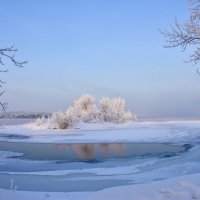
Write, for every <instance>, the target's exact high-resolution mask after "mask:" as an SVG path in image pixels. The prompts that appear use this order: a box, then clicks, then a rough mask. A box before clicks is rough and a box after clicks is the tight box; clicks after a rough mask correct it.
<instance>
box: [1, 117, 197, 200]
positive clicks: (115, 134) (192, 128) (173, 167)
mask: <svg viewBox="0 0 200 200" xmlns="http://www.w3.org/2000/svg"><path fill="white" fill-rule="evenodd" d="M0 133H1V134H4V135H9V134H14V135H15V134H16V135H25V136H29V138H27V139H23V140H21V139H18V138H12V139H11V138H8V137H1V135H0V141H10V142H12V141H13V142H14V141H20V142H27V143H30V142H36V143H96V142H116V143H117V142H169V143H174V144H186V143H190V144H194V145H196V142H197V141H198V140H199V138H200V121H198V120H197V121H168V122H133V123H127V124H121V125H120V124H117V125H116V124H111V123H101V124H92V123H90V124H86V123H81V124H79V125H77V127H75V128H74V129H71V130H52V129H46V128H45V127H36V126H34V124H33V123H32V124H25V125H13V126H12V125H9V126H4V127H1V128H0ZM199 148H200V147H199V146H198V145H197V146H196V147H194V149H192V150H191V151H189V152H188V153H186V154H185V155H184V156H180V157H179V156H178V157H176V158H169V159H167V160H166V161H165V160H164V161H162V162H160V161H157V160H153V159H152V160H150V161H149V160H147V161H146V162H145V165H147V166H148V165H149V166H150V167H151V164H152V163H154V162H156V163H158V164H157V166H159V167H158V168H157V169H154V168H152V169H151V170H150V171H147V172H144V173H143V174H142V176H140V174H137V172H138V171H137V170H138V168H141V165H142V164H141V163H140V164H138V165H139V167H138V166H123V167H121V166H120V167H117V166H116V167H115V168H107V169H104V168H94V169H76V170H73V169H72V170H71V171H70V170H59V171H43V172H40V171H37V172H24V173H23V174H33V175H38V176H42V175H46V176H47V175H51V176H52V175H53V176H58V175H63V174H64V175H67V174H71V173H75V174H79V173H80V174H81V173H93V174H96V175H100V176H101V175H103V176H108V175H116V176H121V177H122V179H123V176H122V172H126V173H127V174H128V173H130V172H131V173H133V172H134V173H135V174H134V178H135V180H136V182H137V181H138V182H139V180H140V179H141V177H142V178H143V179H144V182H142V183H140V184H134V185H128V186H120V187H119V186H117V187H113V188H107V189H103V190H101V191H97V192H69V193H61V192H57V193H56V192H32V191H17V190H5V189H0V200H11V199H14V200H27V199H29V200H42V199H49V200H61V199H66V200H102V199H108V200H111V199H113V200H133V199H134V200H169V199H170V200H180V199H181V200H190V199H191V200H194V199H195V200H198V199H199V200H200V172H199V169H200V164H199V160H198V159H199V153H198V152H199ZM7 154H8V155H12V152H8V153H7ZM15 154H16V153H15ZM5 155H6V153H5V152H2V153H1V154H0V157H1V159H2V160H3V161H4V160H5V159H6V156H5ZM0 164H1V163H0ZM172 171H173V173H172ZM12 173H13V172H11V174H12ZM14 174H20V173H19V172H14ZM163 174H165V177H162V179H164V180H159V181H153V182H152V177H157V176H158V177H159V175H163ZM185 174H187V175H185ZM123 175H124V174H123ZM105 178H106V177H105ZM77 180H81V179H79V178H77ZM88 180H89V179H88ZM130 180H131V175H130Z"/></svg>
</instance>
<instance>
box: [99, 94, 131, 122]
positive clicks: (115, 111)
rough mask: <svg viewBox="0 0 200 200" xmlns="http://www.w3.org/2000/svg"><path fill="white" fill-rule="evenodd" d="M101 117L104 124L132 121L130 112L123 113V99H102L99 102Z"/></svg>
mask: <svg viewBox="0 0 200 200" xmlns="http://www.w3.org/2000/svg"><path fill="white" fill-rule="evenodd" d="M100 104H101V115H102V118H103V120H104V121H105V122H114V123H123V122H127V121H131V120H133V119H134V116H133V114H132V113H131V112H130V111H125V99H123V98H121V97H118V98H113V99H109V98H108V97H104V98H102V99H101V101H100Z"/></svg>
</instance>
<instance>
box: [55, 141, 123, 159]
mask: <svg viewBox="0 0 200 200" xmlns="http://www.w3.org/2000/svg"><path fill="white" fill-rule="evenodd" d="M56 148H58V149H59V150H61V151H63V150H66V151H67V152H68V153H70V154H71V155H74V156H75V157H77V158H79V159H82V160H92V159H98V158H100V157H101V158H107V157H110V156H111V155H113V156H114V157H118V156H122V155H124V153H125V145H124V144H56ZM67 152H66V156H67Z"/></svg>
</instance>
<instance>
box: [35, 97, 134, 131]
mask: <svg viewBox="0 0 200 200" xmlns="http://www.w3.org/2000/svg"><path fill="white" fill-rule="evenodd" d="M100 105H101V108H100V110H99V109H98V108H97V106H96V104H95V99H94V97H93V96H91V95H89V94H85V95H82V96H81V97H80V98H79V99H78V100H76V101H74V104H73V105H72V106H71V107H69V108H68V109H67V110H66V112H55V113H53V114H52V115H51V116H50V117H49V118H48V119H46V118H40V119H37V120H36V125H37V126H41V125H42V124H46V127H48V128H54V129H68V128H71V127H73V126H74V125H75V124H76V123H77V122H85V123H96V122H102V121H103V122H111V123H124V122H127V121H131V120H134V116H133V114H132V113H131V112H130V111H125V100H124V99H123V98H121V97H118V98H113V99H109V98H108V97H104V98H102V99H101V100H100Z"/></svg>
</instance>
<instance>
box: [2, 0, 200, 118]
mask: <svg viewBox="0 0 200 200" xmlns="http://www.w3.org/2000/svg"><path fill="white" fill-rule="evenodd" d="M0 7H1V12H0V24H1V32H0V36H1V37H0V44H1V46H0V48H4V47H8V46H11V45H13V44H14V45H15V47H16V48H18V49H19V51H18V52H17V54H16V59H18V60H20V61H23V60H28V61H29V63H28V64H27V65H26V66H25V67H23V68H18V67H16V66H13V65H12V64H11V63H9V62H6V61H5V62H6V67H7V68H8V69H9V72H8V73H6V74H1V78H2V79H3V80H4V81H6V82H7V83H6V85H5V86H4V89H5V90H6V93H5V94H4V95H3V96H2V97H1V101H7V102H8V111H35V112H37V111H44V112H53V111H58V110H65V109H66V108H67V107H68V106H70V105H71V104H72V103H73V101H74V99H77V98H78V97H79V96H80V95H81V94H85V93H88V94H91V95H93V96H94V97H95V98H96V101H98V100H99V99H100V98H102V97H104V96H108V97H111V98H112V97H118V96H121V97H124V98H125V99H126V107H127V109H129V110H131V111H132V112H134V113H136V114H137V115H138V116H156V117H200V92H199V91H200V76H199V75H197V74H196V72H195V68H196V67H194V66H192V64H186V63H185V62H184V60H187V55H188V53H187V52H182V51H181V49H179V48H174V49H166V48H163V45H164V44H165V41H164V37H163V35H162V34H161V33H160V32H159V29H161V30H164V29H168V28H170V24H173V23H174V21H175V19H176V18H177V19H178V20H179V21H180V22H184V21H186V20H187V17H188V14H189V13H188V1H187V0H176V1H174V0H162V1H161V0H151V1H149V0H140V1H136V0H73V1H72V0H42V1H41V0H32V1H31V0H30V1H27V0H18V1H15V0H0Z"/></svg>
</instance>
